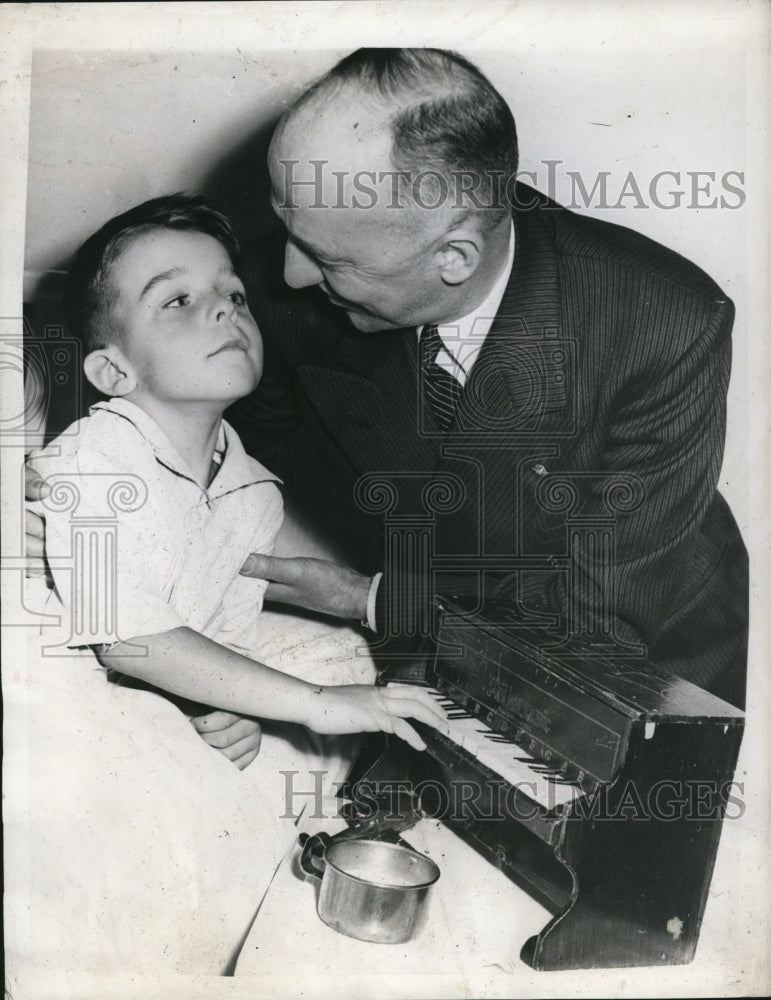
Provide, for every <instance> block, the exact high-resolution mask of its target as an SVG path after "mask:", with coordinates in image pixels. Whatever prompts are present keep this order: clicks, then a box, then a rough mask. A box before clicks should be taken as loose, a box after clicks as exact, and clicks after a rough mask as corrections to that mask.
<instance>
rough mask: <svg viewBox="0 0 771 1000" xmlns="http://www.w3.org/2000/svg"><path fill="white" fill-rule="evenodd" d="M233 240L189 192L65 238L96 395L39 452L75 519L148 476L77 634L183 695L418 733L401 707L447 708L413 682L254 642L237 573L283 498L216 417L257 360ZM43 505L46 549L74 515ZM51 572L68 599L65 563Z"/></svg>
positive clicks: (270, 535) (355, 727)
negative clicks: (367, 674) (307, 660)
mask: <svg viewBox="0 0 771 1000" xmlns="http://www.w3.org/2000/svg"><path fill="white" fill-rule="evenodd" d="M236 256H237V243H236V240H235V237H234V235H233V232H232V229H231V227H230V224H229V222H228V220H227V219H226V218H225V217H224V216H223V215H222V214H221V213H220V212H219V211H218V210H217V209H216V208H215V207H214V206H213V205H211V204H210V203H208V202H207V201H206V200H205V199H203V198H190V197H186V196H184V195H173V196H169V197H164V198H156V199H153V200H152V201H149V202H146V203H144V204H142V205H139V206H138V207H136V208H134V209H131V210H130V211H128V212H126V213H124V214H122V215H120V216H118V217H117V218H115V219H112V220H111V221H110V222H108V223H107V224H106V225H105V226H103V227H102V229H100V230H99V231H98V232H97V233H95V234H94V235H93V236H92V237H91V238H90V239H89V240H87V241H86V243H85V244H84V245H83V246H82V247H81V249H80V250H79V252H78V254H77V257H76V260H75V264H74V267H73V268H72V271H71V274H70V276H69V285H68V293H67V297H68V310H69V313H70V319H71V324H72V326H73V331H74V332H75V333H76V334H77V335H79V336H80V337H81V338H82V340H83V342H84V344H85V347H86V352H87V353H86V357H85V360H84V371H85V374H86V376H87V378H88V380H89V381H90V382H91V384H92V385H94V386H95V387H96V388H97V389H98V390H99V391H100V392H101V393H103V394H104V395H105V396H107V397H108V402H104V403H98V404H97V405H96V406H94V407H92V410H91V413H90V415H89V416H88V417H87V418H85V419H84V420H83V421H80V422H79V423H78V424H77V425H75V426H74V427H72V428H70V429H69V430H68V432H66V433H65V434H64V435H62V436H61V437H60V438H58V439H57V440H56V441H55V442H53V443H52V445H49V447H48V448H47V449H46V450H45V451H44V452H43V453H42V455H41V456H39V457H38V458H37V459H36V460H35V466H36V468H37V470H38V471H39V472H40V473H41V475H42V476H50V475H51V474H52V473H57V474H60V475H62V476H63V477H64V478H65V479H66V477H67V475H69V474H73V475H74V477H75V479H76V481H77V489H78V491H79V493H80V505H81V506H80V507H79V509H78V512H77V514H78V516H79V517H82V512H83V509H85V510H86V511H87V512H88V511H89V510H90V513H91V514H92V515H94V514H95V513H96V509H97V508H99V507H103V506H104V502H103V500H102V499H101V497H100V496H97V495H96V494H97V493H99V491H103V490H104V487H105V480H104V475H105V474H106V473H114V474H115V475H116V476H120V475H121V474H126V473H129V474H132V475H134V476H139V477H140V479H141V480H143V481H144V484H145V485H146V487H147V502H146V503H144V504H142V505H140V507H139V509H138V510H134V511H132V512H130V513H124V514H123V515H122V516H119V521H118V532H117V573H116V576H115V585H116V587H117V600H116V609H117V618H116V623H117V625H112V624H111V623H110V622H109V621H108V616H107V615H105V616H103V620H102V622H101V623H97V626H96V628H95V630H94V629H92V630H91V633H90V635H89V643H88V644H89V645H91V646H94V647H96V650H97V654H98V656H99V659H100V661H101V663H102V664H103V665H105V666H107V667H109V668H113V669H114V670H116V671H119V672H121V673H124V674H130V675H132V676H133V677H135V678H138V679H140V680H141V681H143V682H146V683H149V684H151V685H153V686H155V687H157V688H161V689H163V690H165V691H168V692H170V693H172V694H174V695H179V696H182V697H183V698H188V699H191V700H193V701H195V702H200V703H203V704H206V705H214V706H217V707H219V708H221V709H224V710H226V711H231V712H238V713H242V714H245V715H250V716H256V717H259V718H263V719H274V720H283V721H287V722H292V723H299V724H301V725H304V726H307V727H309V728H310V729H312V730H315V731H316V732H317V733H326V734H334V733H341V734H342V733H354V732H364V731H376V730H382V731H385V732H392V733H395V734H396V735H398V736H400V737H402V738H403V739H405V740H406V741H407V742H408V743H410V744H411V745H413V746H414V747H416V748H418V749H422V748H423V747H424V743H423V741H422V740H421V739H420V737H419V735H418V734H417V732H416V731H415V729H414V728H413V727H412V726H411V725H410V724H409V723H408V722H407V721H406V720H407V718H414V719H418V720H420V721H421V722H423V723H426V724H428V725H432V726H442V725H444V724H445V723H444V717H443V715H442V713H441V710H440V709H438V708H437V707H436V705H435V704H434V703H433V701H432V700H431V698H430V697H429V696H428V695H427V694H426V693H425V692H424V691H422V690H421V689H419V688H414V689H411V690H410V689H404V688H401V687H400V688H397V689H387V688H386V689H381V688H375V687H372V686H370V685H339V686H318V685H314V684H311V683H308V682H306V681H302V680H299V679H297V678H295V677H291V676H288V675H287V674H285V673H282V672H280V671H277V670H273V669H271V668H270V667H268V666H265V665H264V664H262V663H259V662H257V661H256V660H254V659H252V658H251V656H250V655H249V654H250V653H251V654H253V653H254V651H255V649H256V648H257V647H258V646H259V640H260V634H259V622H258V620H257V619H258V612H259V610H260V607H261V601H262V595H263V593H264V590H265V586H266V584H265V583H264V582H262V581H255V580H252V579H249V578H246V577H242V576H240V575H239V572H238V571H239V568H240V567H241V566H242V564H243V563H244V560H245V559H246V557H247V556H248V554H249V553H250V552H261V551H262V552H265V551H269V550H270V549H271V547H272V544H273V541H274V539H275V535H276V532H277V530H278V528H279V525H280V523H281V498H280V494H279V492H278V489H277V487H276V485H275V477H274V476H272V475H271V474H270V473H269V472H268V471H267V470H266V469H265V468H263V467H262V466H261V465H260V464H259V463H258V462H256V461H254V460H253V459H251V458H249V457H248V456H247V455H246V454H245V453H244V451H243V448H242V446H241V444H240V441H239V439H238V437H237V435H236V434H235V432H234V431H233V430H232V428H230V427H229V425H228V424H227V423H225V422H224V421H223V419H222V414H223V411H224V410H225V409H226V408H227V407H228V406H229V405H231V404H232V403H233V402H235V401H236V400H237V399H240V398H241V397H243V396H245V395H247V394H248V393H250V392H251V391H252V390H253V389H254V388H255V386H256V385H257V383H258V381H259V379H260V375H261V372H262V344H261V340H260V334H259V331H258V329H257V325H256V323H255V321H254V319H253V318H252V316H251V313H250V312H249V307H248V305H247V303H246V295H245V292H244V288H243V285H242V283H241V281H240V279H239V278H238V276H237V274H236V271H235V268H234V261H235V259H236ZM48 520H49V527H48V531H49V554H55V553H56V552H57V550H58V551H60V552H61V553H62V554H64V553H66V552H68V550H69V547H70V545H71V542H70V522H69V518H67V519H65V518H62V517H58V518H57V517H55V516H54V517H51V515H50V514H49V515H48ZM57 535H58V538H57ZM54 578H55V581H56V584H57V590H58V591H59V593H60V596H61V597H62V599H63V600H64V603H65V606H67V605H70V606H72V604H71V595H70V594H69V590H70V579H69V573H60V572H57V571H56V570H54ZM118 636H119V639H118ZM129 640H130V641H129Z"/></svg>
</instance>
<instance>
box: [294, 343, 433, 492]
mask: <svg viewBox="0 0 771 1000" xmlns="http://www.w3.org/2000/svg"><path fill="white" fill-rule="evenodd" d="M333 353H334V359H333V361H332V362H331V363H330V364H323V365H322V364H318V365H302V366H301V367H300V368H299V369H298V375H299V378H300V380H301V382H302V385H303V388H304V390H305V392H306V394H307V396H308V398H309V399H310V401H311V403H312V404H313V406H314V408H315V410H316V412H317V414H318V417H319V419H320V420H322V421H323V422H324V423H325V424H326V425H327V426H328V428H329V430H330V432H331V434H332V436H333V437H334V439H335V440H336V441H337V442H338V444H339V445H340V446H341V447H342V448H343V450H344V451H345V452H346V454H347V455H348V457H349V459H350V460H351V462H352V464H353V466H354V468H355V469H356V471H357V472H359V473H361V472H365V471H371V470H375V471H383V472H389V471H390V472H395V471H412V470H414V471H417V470H420V471H425V470H426V469H433V468H434V467H435V466H436V462H437V457H438V454H439V447H440V444H441V441H440V440H438V439H437V438H436V437H433V438H432V437H427V436H426V435H422V434H420V433H416V431H417V429H418V428H417V420H418V391H417V385H418V374H417V349H416V336H415V331H414V329H408V330H397V331H389V332H387V333H384V334H376V335H372V334H361V333H358V331H355V332H352V333H350V334H349V333H347V332H346V333H343V334H341V335H340V337H339V338H338V341H337V343H336V345H335V349H334V352H333Z"/></svg>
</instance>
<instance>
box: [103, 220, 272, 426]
mask: <svg viewBox="0 0 771 1000" xmlns="http://www.w3.org/2000/svg"><path fill="white" fill-rule="evenodd" d="M109 280H110V282H111V283H112V287H113V290H114V293H115V296H116V301H115V304H114V306H113V321H114V322H115V324H116V326H117V328H118V329H119V330H120V331H121V332H120V339H119V343H118V347H119V349H120V352H121V353H122V354H123V356H124V357H125V358H126V359H127V360H128V362H129V363H130V365H131V368H132V369H133V372H134V374H135V376H136V378H137V380H138V392H139V393H140V394H146V395H148V396H150V397H151V398H153V399H156V400H159V401H161V402H170V403H187V402H214V403H216V404H220V403H222V404H224V405H228V404H229V403H230V402H233V401H235V400H236V399H240V398H241V397H242V396H245V395H247V394H248V393H250V392H251V391H252V390H253V389H254V387H255V386H256V385H257V383H258V382H259V380H260V375H261V374H262V340H261V338H260V333H259V330H258V329H257V324H256V323H255V321H254V318H253V317H252V314H251V313H250V312H249V308H248V306H247V304H246V294H245V292H244V287H243V285H242V284H241V281H240V279H239V278H238V276H237V275H236V273H235V271H234V270H233V264H232V262H231V260H230V257H229V256H228V253H227V251H226V250H225V248H224V247H223V246H222V244H220V243H219V242H218V241H217V240H216V239H214V238H213V237H212V236H207V235H206V234H205V233H198V232H186V231H177V230H172V229H157V230H153V231H151V232H148V233H144V234H142V235H140V236H138V237H136V238H135V239H134V240H132V242H131V243H130V244H129V245H128V246H127V247H126V249H125V250H123V251H122V252H121V253H120V255H119V257H118V258H117V260H116V261H115V262H114V264H113V266H112V269H111V274H110V278H109ZM223 408H224V406H223Z"/></svg>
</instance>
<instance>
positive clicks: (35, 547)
mask: <svg viewBox="0 0 771 1000" xmlns="http://www.w3.org/2000/svg"><path fill="white" fill-rule="evenodd" d="M24 540H25V542H26V547H27V555H28V556H42V555H43V548H44V542H45V521H44V520H43V518H42V517H38V515H37V514H34V513H33V512H32V511H31V510H25V511H24Z"/></svg>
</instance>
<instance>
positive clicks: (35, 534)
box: [24, 465, 54, 587]
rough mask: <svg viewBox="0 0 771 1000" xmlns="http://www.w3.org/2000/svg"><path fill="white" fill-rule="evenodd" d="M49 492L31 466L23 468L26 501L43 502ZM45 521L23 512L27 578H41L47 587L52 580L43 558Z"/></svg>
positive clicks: (52, 582) (37, 515)
mask: <svg viewBox="0 0 771 1000" xmlns="http://www.w3.org/2000/svg"><path fill="white" fill-rule="evenodd" d="M50 492H51V489H50V487H49V486H47V485H46V484H45V483H44V482H43V480H42V479H41V478H40V475H39V473H37V472H36V471H35V469H33V468H32V466H31V465H25V466H24V496H25V497H26V499H27V500H31V501H36V500H43V499H44V498H45V497H47V496H48V494H49V493H50ZM45 540H46V524H45V520H44V519H43V518H42V517H41V516H40V515H39V514H34V513H33V512H32V511H31V510H25V511H24V548H25V553H26V556H27V570H26V575H27V576H42V577H44V578H45V581H46V583H47V584H48V586H49V587H53V585H54V580H53V577H52V576H51V571H50V569H49V568H48V563H47V562H46V557H45V555H46V554H45Z"/></svg>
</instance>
